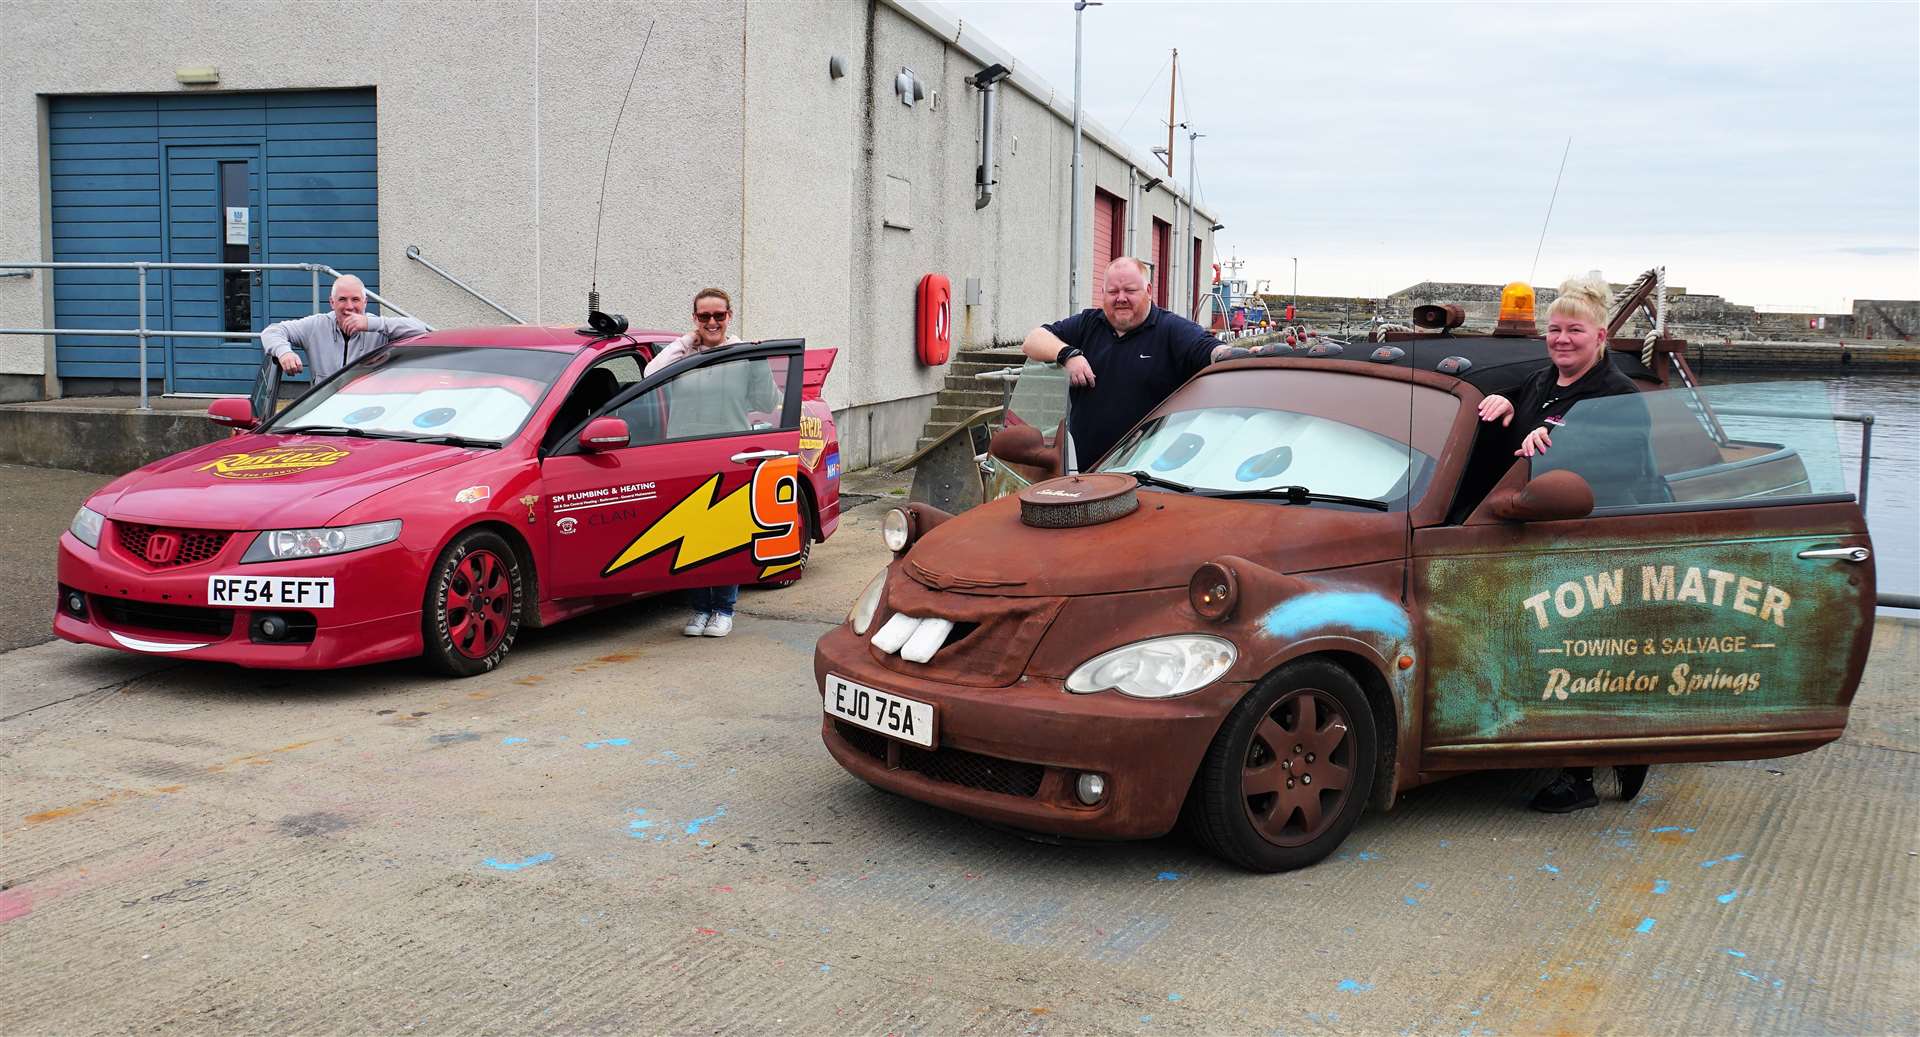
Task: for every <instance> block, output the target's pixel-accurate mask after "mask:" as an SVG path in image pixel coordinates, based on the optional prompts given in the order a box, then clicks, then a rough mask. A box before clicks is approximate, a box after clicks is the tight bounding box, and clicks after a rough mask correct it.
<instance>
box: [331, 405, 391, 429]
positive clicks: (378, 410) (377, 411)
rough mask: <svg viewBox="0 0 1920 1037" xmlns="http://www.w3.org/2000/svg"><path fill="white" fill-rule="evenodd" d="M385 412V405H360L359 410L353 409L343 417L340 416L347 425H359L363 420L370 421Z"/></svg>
mask: <svg viewBox="0 0 1920 1037" xmlns="http://www.w3.org/2000/svg"><path fill="white" fill-rule="evenodd" d="M386 412H387V409H386V408H385V407H380V406H373V407H361V408H360V409H359V410H356V411H353V412H352V413H350V414H348V415H347V416H346V417H345V418H342V419H341V420H343V421H345V422H346V423H347V424H349V425H359V424H362V423H364V422H368V421H372V420H373V419H375V418H377V417H379V416H380V415H382V414H385V413H386Z"/></svg>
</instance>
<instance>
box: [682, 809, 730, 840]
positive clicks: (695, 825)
mask: <svg viewBox="0 0 1920 1037" xmlns="http://www.w3.org/2000/svg"><path fill="white" fill-rule="evenodd" d="M725 816H727V808H726V807H725V806H721V807H719V808H717V809H715V810H714V812H713V813H711V814H708V815H707V816H706V817H696V818H694V819H693V820H691V821H688V822H687V834H688V835H699V834H700V829H702V828H704V827H706V826H707V824H708V823H710V822H713V821H718V820H720V819H721V818H723V817H725Z"/></svg>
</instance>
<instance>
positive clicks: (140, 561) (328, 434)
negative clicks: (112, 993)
mask: <svg viewBox="0 0 1920 1037" xmlns="http://www.w3.org/2000/svg"><path fill="white" fill-rule="evenodd" d="M619 329H620V330H619V331H618V332H617V333H612V334H604V333H602V332H576V331H574V330H573V329H570V328H551V327H507V328H469V329H463V330H451V331H436V332H433V333H431V334H428V335H424V336H421V337H419V338H415V339H411V340H409V341H407V342H405V343H401V344H396V345H394V346H391V347H390V348H387V349H384V350H381V351H379V352H376V353H373V354H370V355H368V356H365V357H362V358H361V359H359V360H357V361H355V362H354V363H353V364H351V365H349V366H347V367H346V368H345V369H344V370H342V371H341V372H339V373H338V374H337V375H335V376H334V377H332V378H330V379H328V380H327V381H325V382H323V383H321V384H320V385H318V386H316V387H314V388H313V389H312V390H310V391H309V392H308V393H307V394H306V395H304V396H302V397H300V398H299V399H298V400H296V401H294V402H293V403H292V404H290V405H289V406H287V407H286V408H285V409H284V410H282V411H281V412H280V413H279V414H277V415H274V416H272V417H270V418H267V419H266V420H264V421H258V420H256V416H255V414H254V407H253V404H252V403H250V402H249V401H247V400H242V399H223V400H218V401H216V402H215V403H214V404H213V406H212V408H211V409H210V410H209V413H208V416H209V418H211V419H212V420H213V421H214V422H216V423H218V424H221V425H227V426H231V427H233V428H236V429H242V430H246V431H245V432H244V434H237V435H235V436H234V437H233V438H230V439H224V440H221V441H219V442H217V443H212V444H209V445H207V446H204V447H200V448H199V449H196V450H189V451H186V452H185V453H181V454H176V455H174V456H173V457H169V458H167V459H165V460H163V461H159V462H156V463H154V464H151V465H148V466H146V467H145V468H141V469H139V470H138V471H135V472H132V473H129V474H128V475H125V476H123V477H121V478H119V479H116V480H115V481H114V482H112V483H110V484H109V485H107V486H106V487H105V488H103V489H102V490H100V491H99V492H98V493H96V494H94V495H93V496H92V497H91V498H90V499H88V501H87V502H86V505H85V506H84V507H82V508H81V509H80V511H79V512H78V513H77V514H76V515H75V516H74V520H73V525H72V527H71V528H70V529H69V531H68V532H67V533H65V534H64V535H62V536H61V538H60V563H59V574H60V580H59V582H60V588H59V600H58V602H57V603H56V605H55V609H54V621H53V629H54V632H55V633H56V634H58V635H59V636H60V637H63V638H65V639H67V640H69V641H78V642H81V643H84V644H95V645H101V646H104V647H107V648H118V649H121V650H124V651H130V652H141V653H158V654H170V655H178V656H180V657H182V658H187V659H206V660H217V661H221V662H233V663H240V664H242V665H245V666H259V667H284V668H302V669H319V668H331V667H339V666H354V665H359V664H362V663H371V662H379V661H381V660H387V659H399V658H406V657H410V656H417V655H422V654H424V655H425V656H426V658H427V659H428V660H429V661H430V662H431V663H433V664H434V665H435V666H436V667H438V668H439V669H441V670H443V671H445V672H447V673H450V674H454V675H457V676H470V675H473V674H477V673H482V672H485V671H487V670H490V669H492V668H494V667H495V666H497V665H499V663H500V660H501V659H502V658H503V657H504V656H505V655H506V654H507V651H508V649H510V648H511V647H512V645H513V641H514V637H515V635H516V634H517V633H518V632H519V630H520V629H521V628H522V627H523V626H535V627H537V626H545V625H547V624H549V623H554V622H557V621H559V620H562V619H566V618H568V617H570V616H575V615H579V614H580V613H583V612H587V611H590V610H592V609H597V608H601V607H603V606H607V605H614V604H618V603H621V602H625V601H630V600H632V599H633V598H635V597H638V596H641V595H647V594H656V593H659V592H661V591H668V590H676V589H680V588H688V587H705V586H713V585H717V584H736V583H737V584H746V583H779V582H791V581H793V580H796V579H798V578H799V577H800V574H801V572H802V570H803V567H804V566H805V564H806V561H807V554H808V549H809V547H810V545H811V544H812V543H813V542H814V541H818V540H824V539H826V538H827V537H828V536H830V535H831V534H832V533H833V531H834V528H835V527H836V526H837V525H838V524H839V519H840V494H839V486H840V455H839V441H838V437H837V436H836V435H835V432H834V426H833V417H832V413H831V412H830V411H829V410H828V408H827V405H826V404H825V403H824V402H823V401H822V400H821V399H820V398H819V386H820V383H821V381H823V380H824V379H825V377H826V372H827V369H828V368H829V367H830V366H831V365H832V362H833V357H834V352H835V351H833V350H807V349H806V348H805V343H804V342H802V341H800V340H797V339H792V340H784V341H769V342H760V343H750V344H746V345H741V346H736V347H731V348H728V349H724V350H715V351H712V352H709V353H704V354H700V355H697V356H692V357H688V358H685V359H683V360H680V361H677V362H675V363H674V364H672V365H671V366H669V367H668V368H666V369H665V370H662V371H659V372H656V373H655V374H653V375H652V376H647V375H645V374H644V369H645V367H646V362H647V360H648V358H649V357H651V356H652V354H653V351H654V350H655V349H657V348H659V347H660V346H661V345H662V344H663V343H665V342H668V341H671V340H672V338H673V334H672V333H670V332H634V333H631V334H629V333H626V331H625V328H624V322H622V323H621V324H620V325H619ZM606 330H611V326H607V325H603V331H606ZM803 357H804V359H803ZM743 389H744V390H745V391H744V392H743Z"/></svg>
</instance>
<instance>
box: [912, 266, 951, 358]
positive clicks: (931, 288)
mask: <svg viewBox="0 0 1920 1037" xmlns="http://www.w3.org/2000/svg"><path fill="white" fill-rule="evenodd" d="M918 295H919V304H918V305H917V306H916V307H915V310H916V311H917V313H918V318H917V319H916V320H915V321H914V334H913V342H914V347H915V349H916V350H917V351H918V352H919V354H920V362H921V363H923V364H925V365H927V366H928V367H938V366H939V365H941V364H944V363H946V362H947V357H948V356H949V355H950V354H951V353H952V352H953V285H952V283H951V282H949V281H948V280H947V278H946V275H944V274H928V275H927V276H925V277H923V278H921V279H920V288H919V292H918Z"/></svg>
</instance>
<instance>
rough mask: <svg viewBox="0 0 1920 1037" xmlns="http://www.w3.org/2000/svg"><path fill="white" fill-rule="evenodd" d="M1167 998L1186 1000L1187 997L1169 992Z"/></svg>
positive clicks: (1170, 999)
mask: <svg viewBox="0 0 1920 1037" xmlns="http://www.w3.org/2000/svg"><path fill="white" fill-rule="evenodd" d="M1167 1000H1169V1001H1184V1000H1186V999H1185V998H1183V997H1181V996H1180V995H1179V994H1168V995H1167Z"/></svg>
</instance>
